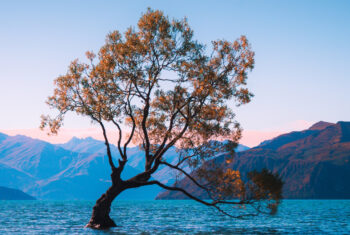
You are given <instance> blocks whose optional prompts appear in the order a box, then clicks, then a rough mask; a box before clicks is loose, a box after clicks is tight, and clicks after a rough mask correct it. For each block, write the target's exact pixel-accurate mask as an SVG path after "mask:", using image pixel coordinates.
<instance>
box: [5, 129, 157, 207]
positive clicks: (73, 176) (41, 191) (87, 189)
mask: <svg viewBox="0 0 350 235" xmlns="http://www.w3.org/2000/svg"><path fill="white" fill-rule="evenodd" d="M139 172H140V171H139V170H137V169H135V168H133V167H131V166H129V165H127V166H125V170H124V172H123V174H122V177H123V178H129V177H132V176H134V175H136V174H138V173H139ZM110 173H111V170H110V168H109V164H108V160H107V157H106V156H105V154H102V153H96V154H95V153H78V152H74V151H69V150H66V149H64V148H62V147H60V146H57V145H53V144H50V143H47V142H44V141H41V140H36V139H32V138H29V137H25V136H6V135H3V134H1V135H0V185H1V186H5V187H13V188H18V189H21V190H23V191H24V192H27V193H29V194H31V195H33V196H35V197H37V198H38V199H54V200H61V199H64V200H72V199H85V200H96V199H97V198H98V197H99V196H100V195H102V193H104V192H105V191H106V190H107V188H108V187H109V186H110V184H111V183H110ZM159 191H160V189H159V188H158V187H156V186H149V187H145V188H139V189H136V193H135V190H134V192H133V190H128V191H127V192H125V193H123V194H122V195H121V196H120V198H124V199H153V198H154V197H155V196H156V195H157V194H158V192H159Z"/></svg>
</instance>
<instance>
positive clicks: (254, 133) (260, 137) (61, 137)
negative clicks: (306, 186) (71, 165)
mask: <svg viewBox="0 0 350 235" xmlns="http://www.w3.org/2000/svg"><path fill="white" fill-rule="evenodd" d="M312 124H313V122H310V121H305V120H296V121H293V122H290V123H286V124H284V125H282V126H280V127H277V128H274V129H270V130H269V129H266V130H264V129H262V130H243V136H242V139H241V140H240V143H241V144H244V145H246V146H249V147H254V146H257V145H258V144H260V143H261V142H262V141H264V140H268V139H272V138H274V137H277V136H278V135H281V134H283V133H288V132H291V131H300V130H304V129H307V128H309V127H310V126H311V125H312ZM0 132H1V133H5V134H8V135H25V136H29V137H31V138H35V139H40V140H44V141H47V142H50V143H53V144H58V143H65V142H67V141H69V140H70V139H71V138H73V137H74V136H75V137H78V138H86V137H93V138H94V139H98V140H103V135H102V132H101V130H100V129H99V128H81V129H78V128H76V129H74V128H62V129H61V130H60V131H59V133H58V135H56V136H49V135H47V132H45V131H41V130H40V129H39V128H33V129H17V130H0ZM107 134H108V136H109V139H110V142H111V143H113V144H116V143H117V131H115V132H108V133H107Z"/></svg>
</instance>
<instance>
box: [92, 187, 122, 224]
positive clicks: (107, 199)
mask: <svg viewBox="0 0 350 235" xmlns="http://www.w3.org/2000/svg"><path fill="white" fill-rule="evenodd" d="M125 189H126V188H125V187H124V186H123V184H122V183H121V182H120V183H118V184H114V183H113V184H112V186H111V187H110V188H109V189H108V190H107V191H106V192H105V193H104V194H102V196H101V197H100V198H99V199H98V200H97V201H96V204H95V206H94V207H93V210H92V215H91V219H90V221H89V223H88V224H87V225H86V227H88V228H93V229H108V228H111V227H116V226H117V225H116V224H115V222H114V221H113V220H112V219H111V217H109V212H110V211H111V205H112V202H113V200H114V199H115V198H116V197H117V196H118V195H119V194H120V193H121V192H123V191H124V190H125Z"/></svg>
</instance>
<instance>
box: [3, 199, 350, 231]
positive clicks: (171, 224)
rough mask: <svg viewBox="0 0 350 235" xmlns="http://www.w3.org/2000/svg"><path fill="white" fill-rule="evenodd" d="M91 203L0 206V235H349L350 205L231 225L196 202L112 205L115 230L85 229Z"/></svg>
mask: <svg viewBox="0 0 350 235" xmlns="http://www.w3.org/2000/svg"><path fill="white" fill-rule="evenodd" d="M93 205H94V202H92V201H0V234H350V200H284V201H283V203H282V205H281V207H280V209H279V212H278V213H277V214H276V215H274V216H267V215H261V216H257V217H250V218H248V219H243V220H242V219H232V218H229V217H227V216H223V215H220V214H219V213H218V212H216V211H215V210H213V209H212V208H208V207H206V206H203V205H201V204H199V203H196V202H194V201H116V202H115V203H114V204H113V208H112V211H111V217H112V218H113V219H114V221H115V222H116V223H117V225H118V227H116V228H113V229H110V230H106V231H96V230H92V229H88V228H84V225H85V224H86V223H87V222H88V221H89V218H90V215H91V208H92V207H93Z"/></svg>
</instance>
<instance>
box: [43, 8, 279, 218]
mask: <svg viewBox="0 0 350 235" xmlns="http://www.w3.org/2000/svg"><path fill="white" fill-rule="evenodd" d="M86 57H87V59H88V60H87V61H89V62H87V63H83V62H79V61H78V60H74V61H73V62H72V63H71V64H70V66H69V68H68V71H67V73H66V74H65V75H62V76H59V77H58V78H57V79H56V80H55V82H54V84H55V89H54V93H53V95H52V96H50V97H49V98H48V100H47V103H48V105H49V106H50V107H51V108H53V109H56V110H58V115H57V116H55V117H50V116H42V123H41V128H45V127H49V129H50V132H51V133H53V134H56V133H57V131H58V130H59V128H60V127H61V126H62V125H63V120H64V116H65V114H66V113H68V112H74V113H76V114H78V115H82V116H86V117H89V118H90V119H91V120H92V121H93V122H94V123H96V124H97V125H99V126H100V127H101V129H102V132H103V136H104V139H105V143H106V148H107V156H108V159H109V164H110V166H111V170H112V182H113V183H112V184H113V185H112V187H113V186H115V187H119V188H123V189H124V188H125V189H127V188H132V187H140V186H143V185H150V184H156V185H159V186H161V187H163V188H165V189H168V190H178V191H182V192H183V193H185V194H186V195H187V196H188V197H190V198H192V199H194V200H197V201H199V202H201V203H203V204H205V205H208V206H212V207H215V208H217V209H218V210H220V211H221V212H223V213H226V214H228V212H226V211H224V210H223V209H222V208H221V207H220V205H224V206H225V205H227V204H232V205H243V204H249V205H252V206H253V205H255V203H257V202H260V201H269V203H268V206H267V208H272V205H277V204H278V201H279V199H280V197H281V190H278V187H277V190H273V189H272V186H271V185H276V184H270V186H269V184H265V183H264V182H265V181H266V180H265V179H266V178H269V177H270V178H269V179H270V181H269V182H272V181H273V180H277V181H278V180H279V179H278V177H277V176H276V175H274V174H272V173H270V172H264V173H263V174H260V173H258V172H255V173H251V175H250V176H249V177H248V178H247V182H244V179H243V177H241V175H240V172H239V171H236V170H233V169H225V168H224V167H222V166H220V167H216V166H215V164H213V162H214V161H213V160H214V159H215V157H216V156H217V154H218V153H222V152H226V153H229V154H230V156H232V157H233V156H234V149H235V147H236V146H237V143H238V140H239V139H240V137H241V128H240V126H239V124H238V122H237V121H236V120H235V113H234V112H233V110H232V106H233V105H232V104H234V105H236V106H239V105H242V104H246V103H248V102H250V99H251V98H252V96H253V95H252V93H250V91H249V90H248V89H247V87H246V82H247V73H248V72H249V70H251V69H252V68H253V66H254V52H253V51H252V50H251V46H250V44H249V43H248V40H247V38H246V37H245V36H241V37H240V38H239V39H237V40H235V41H233V42H229V41H226V40H217V41H213V42H212V45H211V46H210V47H206V46H205V45H203V44H201V43H200V42H198V41H197V40H195V39H194V37H193V31H192V29H191V28H190V27H189V25H188V22H187V20H186V19H183V20H175V19H174V20H170V19H169V17H167V16H165V15H164V14H163V12H161V11H157V10H156V11H154V10H151V9H148V10H147V12H146V13H145V14H143V15H142V17H141V18H140V20H139V21H138V24H137V27H135V28H134V27H130V28H128V29H127V30H126V32H125V33H124V34H121V33H120V32H119V31H113V32H111V33H109V34H108V35H107V37H106V42H105V44H104V45H103V46H102V47H101V49H100V50H99V52H98V53H97V54H94V53H93V52H87V53H86ZM107 123H109V124H108V125H107ZM107 126H108V127H110V126H114V127H115V131H117V132H118V140H117V147H118V150H119V159H118V165H116V163H115V161H114V159H113V156H112V153H111V150H110V140H109V138H108V136H107V130H106V129H107ZM218 140H226V141H225V142H223V141H218ZM131 143H133V144H137V145H139V146H140V148H142V149H143V150H144V153H145V156H144V157H145V160H146V163H145V169H144V172H142V173H140V174H138V175H136V176H135V177H133V178H131V179H121V178H120V174H121V172H122V171H123V169H124V166H125V164H127V161H128V153H127V147H128V146H129V145H130V144H131ZM173 146H175V147H176V148H177V150H178V154H179V157H178V161H177V163H176V164H174V163H169V162H166V159H164V158H163V156H164V154H165V152H166V151H167V150H168V149H169V148H171V147H173ZM227 160H228V161H231V159H227ZM160 166H166V167H169V169H172V170H175V171H178V172H179V173H180V174H182V176H183V177H188V178H189V179H190V180H191V181H192V182H193V183H195V184H196V185H197V186H199V187H200V188H202V189H205V190H206V191H207V192H208V198H209V199H211V201H210V202H208V201H204V200H202V199H200V198H196V197H194V196H193V195H191V194H190V193H189V192H187V191H186V190H184V189H182V188H177V187H176V186H174V185H173V186H169V185H165V184H163V183H161V182H159V181H157V180H154V179H152V178H151V176H152V174H153V173H154V172H156V171H157V170H158V169H159V167H160ZM189 170H193V172H196V173H190V172H189ZM259 174H260V175H259ZM263 175H265V176H266V177H262V176H263ZM258 176H259V177H258ZM112 187H111V188H112ZM279 189H280V188H279ZM107 194H108V191H107V192H106V193H105V194H104V195H105V196H106V197H107V196H108V195H107ZM228 198H231V199H232V198H237V199H239V200H235V201H228V200H226V199H228ZM113 199H114V198H112V199H111V201H113ZM99 200H100V199H99ZM272 201H273V202H272ZM259 205H260V204H259ZM255 208H256V209H257V210H259V211H262V210H260V207H259V208H258V207H255ZM273 210H274V209H273ZM90 222H91V221H90Z"/></svg>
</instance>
